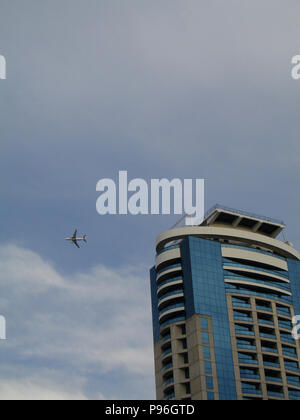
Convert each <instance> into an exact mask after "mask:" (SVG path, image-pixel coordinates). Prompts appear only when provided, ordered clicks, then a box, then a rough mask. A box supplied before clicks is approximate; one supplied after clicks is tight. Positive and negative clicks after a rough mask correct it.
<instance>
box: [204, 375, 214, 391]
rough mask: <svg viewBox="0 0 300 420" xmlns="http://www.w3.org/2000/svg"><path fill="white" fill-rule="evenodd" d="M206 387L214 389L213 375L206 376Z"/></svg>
mask: <svg viewBox="0 0 300 420" xmlns="http://www.w3.org/2000/svg"><path fill="white" fill-rule="evenodd" d="M205 379H206V388H207V389H214V383H213V378H212V376H206V378H205Z"/></svg>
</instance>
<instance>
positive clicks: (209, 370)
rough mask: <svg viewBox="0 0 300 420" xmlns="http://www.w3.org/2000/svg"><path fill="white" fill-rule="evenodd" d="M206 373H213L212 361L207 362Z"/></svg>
mask: <svg viewBox="0 0 300 420" xmlns="http://www.w3.org/2000/svg"><path fill="white" fill-rule="evenodd" d="M205 373H206V374H207V375H211V374H212V365H211V363H210V362H207V361H206V362H205Z"/></svg>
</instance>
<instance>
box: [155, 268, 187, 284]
mask: <svg viewBox="0 0 300 420" xmlns="http://www.w3.org/2000/svg"><path fill="white" fill-rule="evenodd" d="M181 274H182V266H181V264H175V265H174V266H170V267H166V268H165V269H164V270H163V271H160V272H159V273H158V274H157V276H156V282H157V285H158V286H160V284H161V283H162V282H163V281H164V280H168V279H170V278H172V277H176V276H179V275H181Z"/></svg>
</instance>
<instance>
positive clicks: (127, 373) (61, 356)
mask: <svg viewBox="0 0 300 420" xmlns="http://www.w3.org/2000/svg"><path fill="white" fill-rule="evenodd" d="M0 273H1V284H2V293H1V298H0V313H1V314H2V315H4V316H5V317H6V319H7V336H8V340H7V341H6V342H3V344H2V343H1V345H0V354H1V358H2V360H5V366H6V368H5V369H4V368H1V366H0V377H2V378H3V377H5V381H4V382H3V381H2V382H0V397H2V396H3V395H4V396H6V395H12V396H15V397H16V398H19V396H21V397H22V396H24V398H27V396H28V395H35V394H36V395H37V396H41V397H43V396H44V397H47V396H49V398H50V399H52V398H53V397H55V395H58V396H59V395H61V397H62V398H65V397H68V395H69V394H70V392H69V391H68V392H66V391H64V389H63V388H62V384H61V380H62V379H61V375H59V374H58V371H59V369H61V366H62V369H63V370H65V372H66V377H67V376H68V375H69V373H68V372H69V371H70V372H72V375H71V376H72V379H71V377H70V381H67V382H66V384H65V386H67V387H68V386H70V383H69V382H71V383H74V377H75V378H77V379H79V378H81V379H83V380H81V381H79V382H78V381H77V385H76V389H74V390H73V389H72V392H71V394H73V391H74V395H75V396H76V399H77V397H78V398H79V397H80V396H81V395H83V396H91V395H86V394H85V393H84V390H83V388H84V387H88V383H89V377H90V375H92V376H93V380H94V381H96V382H97V383H98V386H99V388H97V389H95V392H98V395H103V394H104V395H107V392H106V388H105V384H104V383H102V377H103V378H104V376H105V377H106V378H107V375H110V374H112V373H116V372H118V373H119V376H120V384H115V386H114V393H115V395H116V396H119V397H120V398H121V397H122V396H124V395H127V394H126V392H128V390H124V389H123V386H124V384H125V383H126V381H127V380H128V381H131V384H133V385H131V389H132V392H133V393H135V392H136V393H137V394H139V395H140V393H141V392H143V391H141V390H140V389H138V386H137V389H136V390H135V389H134V388H135V385H134V382H135V379H136V381H137V382H136V383H138V380H139V379H140V378H145V384H147V383H148V388H147V385H146V386H145V390H144V392H145V394H144V395H143V396H142V397H143V398H147V395H149V398H151V397H153V395H152V394H151V393H152V391H153V389H152V383H153V349H152V329H151V314H150V296H149V294H148V293H147V292H146V290H147V288H146V287H145V286H146V284H147V281H148V279H147V270H146V269H142V268H134V269H133V268H124V269H115V270H114V269H110V268H108V267H105V266H103V265H100V266H97V267H93V268H92V269H90V270H89V271H88V272H86V273H74V274H72V275H68V276H66V275H62V274H60V273H59V272H58V271H57V270H56V269H55V267H54V265H53V264H52V263H51V262H48V261H45V260H44V259H42V258H41V257H40V256H39V255H38V254H37V253H35V252H33V251H30V250H27V249H23V248H21V247H18V246H15V245H5V246H0ZM20 360H21V370H22V376H21V377H19V379H18V380H16V375H18V376H19V374H18V373H17V371H18V370H19V369H20V365H19V364H20ZM14 363H17V364H18V368H17V367H16V369H14ZM16 366H17V365H16ZM48 366H53V369H52V371H51V372H52V374H53V372H57V375H54V378H52V382H53V381H54V383H55V380H56V381H58V382H57V383H56V385H57V387H56V386H53V385H51V386H49V384H48V383H46V384H45V385H43V386H40V385H39V384H40V383H42V384H43V383H44V381H45V379H46V377H47V374H48V373H45V372H44V373H39V374H38V377H37V380H35V381H33V382H32V381H31V379H30V378H31V377H32V375H33V374H36V373H37V372H43V369H45V368H48ZM1 370H2V372H1ZM95 374H96V379H95V378H94V376H95ZM121 378H122V379H121ZM28 382H30V386H28ZM75 383H76V380H75ZM121 383H122V384H123V385H122V384H121ZM16 384H17V385H16ZM103 387H104V389H103ZM36 389H39V390H40V391H39V392H37V391H36ZM26 390H28V393H27V391H26ZM87 394H89V392H88V391H87ZM140 396H141V395H140ZM127 397H129V395H127ZM131 397H132V398H135V395H132V396H131ZM107 398H110V395H107ZM43 399H44V398H43ZM55 399H56V398H55Z"/></svg>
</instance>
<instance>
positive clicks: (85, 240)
mask: <svg viewBox="0 0 300 420" xmlns="http://www.w3.org/2000/svg"><path fill="white" fill-rule="evenodd" d="M83 240H84V242H85V243H87V235H84V237H83Z"/></svg>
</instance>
